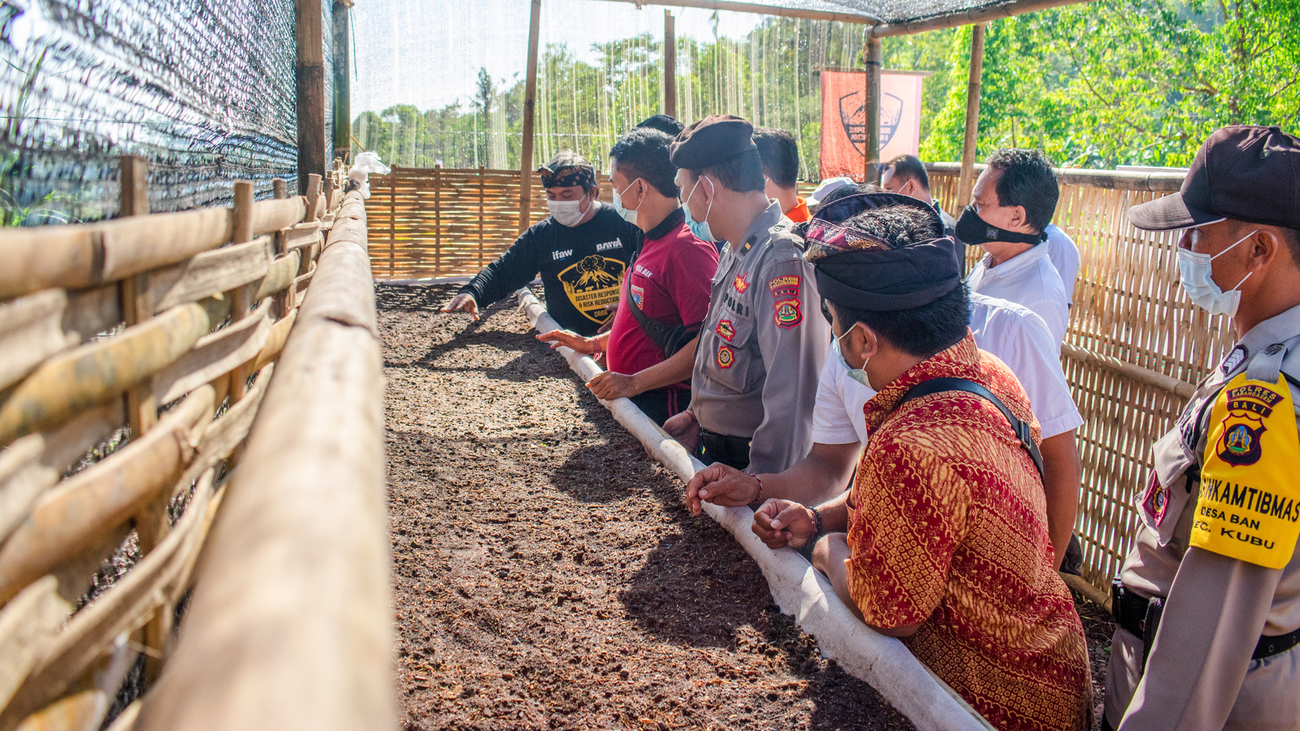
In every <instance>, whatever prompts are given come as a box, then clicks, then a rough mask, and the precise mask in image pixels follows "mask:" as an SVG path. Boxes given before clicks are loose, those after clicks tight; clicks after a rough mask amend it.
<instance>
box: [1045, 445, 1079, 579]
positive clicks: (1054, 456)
mask: <svg viewBox="0 0 1300 731" xmlns="http://www.w3.org/2000/svg"><path fill="white" fill-rule="evenodd" d="M1038 451H1039V452H1040V453H1041V454H1042V456H1043V491H1044V493H1045V494H1046V497H1047V534H1048V536H1049V537H1050V538H1051V539H1052V552H1053V554H1054V555H1055V556H1056V564H1055V566H1056V568H1057V570H1060V568H1061V561H1062V560H1064V558H1065V549H1066V547H1067V546H1069V545H1070V534H1071V533H1072V532H1073V531H1074V516H1075V514H1076V513H1077V512H1078V508H1079V486H1080V483H1081V482H1082V480H1083V465H1081V464H1080V463H1079V449H1078V446H1077V445H1076V443H1075V439H1074V430H1073V429H1071V430H1070V431H1067V432H1063V433H1061V434H1057V435H1055V436H1052V437H1048V438H1047V439H1044V440H1043V441H1042V442H1041V443H1040V444H1039V445H1038Z"/></svg>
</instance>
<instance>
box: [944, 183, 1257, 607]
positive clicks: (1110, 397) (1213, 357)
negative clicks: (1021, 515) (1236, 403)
mask: <svg viewBox="0 0 1300 731" xmlns="http://www.w3.org/2000/svg"><path fill="white" fill-rule="evenodd" d="M929 167H930V176H931V177H930V182H931V189H932V192H933V193H934V194H935V196H936V198H938V199H939V200H941V201H943V202H944V203H945V204H946V205H947V206H948V208H949V209H951V210H952V211H953V212H956V211H957V210H959V207H960V206H961V205H963V204H964V203H965V202H966V200H968V199H969V191H967V193H966V195H965V196H959V195H958V192H957V190H956V187H957V177H958V173H959V166H957V165H954V164H943V163H940V164H936V165H931V166H929ZM1182 177H1183V176H1182V175H1181V174H1179V173H1150V174H1148V173H1123V172H1110V171H1096V170H1063V171H1061V176H1060V178H1061V199H1060V203H1059V204H1058V205H1057V209H1056V217H1055V219H1054V222H1055V223H1056V225H1057V226H1059V227H1060V228H1062V229H1063V230H1064V231H1065V232H1066V233H1068V234H1069V235H1070V237H1071V238H1073V239H1074V241H1075V243H1076V244H1078V246H1079V255H1080V268H1079V277H1078V280H1077V282H1076V284H1075V288H1074V306H1073V307H1072V308H1071V311H1070V327H1069V332H1068V334H1067V335H1066V341H1065V344H1064V346H1063V347H1062V350H1061V356H1062V358H1061V360H1062V365H1063V366H1064V368H1065V376H1066V379H1067V380H1068V381H1069V382H1070V387H1071V390H1072V391H1073V393H1074V398H1075V401H1076V403H1077V404H1078V406H1079V411H1080V412H1081V413H1082V414H1083V419H1084V424H1083V426H1082V427H1080V428H1079V431H1078V438H1079V456H1080V458H1081V459H1082V461H1083V493H1082V497H1081V502H1080V506H1079V517H1078V520H1077V522H1076V526H1075V528H1076V531H1077V532H1078V534H1079V538H1080V541H1081V542H1082V544H1083V551H1084V572H1083V573H1084V576H1085V578H1087V579H1088V580H1089V581H1090V582H1091V583H1092V584H1093V585H1094V586H1096V587H1098V588H1102V589H1105V588H1106V587H1107V586H1108V585H1109V583H1110V579H1111V577H1113V576H1114V575H1116V574H1117V573H1118V572H1119V569H1120V567H1121V565H1122V564H1123V561H1124V557H1125V555H1126V554H1127V553H1128V550H1129V548H1130V547H1131V544H1132V537H1133V533H1134V530H1135V529H1136V528H1137V522H1138V517H1137V512H1136V509H1135V507H1134V504H1133V496H1134V494H1135V493H1136V492H1138V491H1139V489H1141V488H1143V487H1145V486H1146V481H1147V480H1148V479H1150V474H1151V469H1152V461H1151V445H1152V443H1153V442H1154V441H1155V440H1156V439H1157V438H1159V437H1160V436H1161V435H1162V434H1163V433H1164V432H1165V431H1166V430H1167V429H1168V428H1169V427H1170V426H1171V425H1172V424H1173V422H1174V420H1175V419H1177V417H1178V414H1179V413H1180V412H1181V410H1182V407H1183V404H1184V403H1185V402H1186V400H1187V399H1188V398H1189V397H1190V396H1191V394H1192V392H1193V390H1194V384H1195V383H1196V382H1198V381H1199V380H1200V379H1201V378H1203V377H1204V376H1205V374H1206V373H1207V372H1209V370H1210V369H1211V368H1213V367H1215V365H1217V364H1218V363H1219V361H1220V360H1221V359H1222V357H1223V355H1224V354H1225V353H1226V352H1227V350H1228V348H1230V347H1231V346H1232V344H1233V342H1234V337H1233V334H1232V330H1231V327H1230V322H1229V321H1228V319H1227V318H1224V317H1219V316H1215V317H1211V316H1209V315H1208V314H1207V313H1206V312H1205V311H1204V310H1201V309H1200V308H1198V307H1195V306H1194V305H1192V304H1191V302H1189V301H1188V299H1187V298H1186V296H1184V295H1183V293H1182V291H1181V288H1180V287H1179V285H1178V268H1177V266H1176V263H1175V253H1174V252H1175V249H1176V247H1177V245H1178V239H1177V234H1176V233H1160V234H1153V233H1148V232H1143V231H1139V230H1137V229H1136V228H1134V227H1133V225H1132V224H1130V223H1129V221H1128V215H1127V211H1128V209H1129V207H1131V206H1133V205H1136V204H1138V203H1143V202H1145V201H1149V200H1152V199H1154V198H1159V197H1161V196H1163V195H1166V194H1168V193H1171V192H1174V191H1176V190H1178V188H1179V186H1180V185H1181V183H1182ZM970 253H971V256H972V261H973V260H974V259H973V257H974V256H975V254H976V253H977V251H974V250H973V251H971V252H970Z"/></svg>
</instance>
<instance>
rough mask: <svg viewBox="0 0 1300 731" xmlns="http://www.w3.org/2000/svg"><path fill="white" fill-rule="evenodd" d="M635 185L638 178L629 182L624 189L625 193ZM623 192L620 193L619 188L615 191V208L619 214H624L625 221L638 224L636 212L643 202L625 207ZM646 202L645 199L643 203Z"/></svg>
mask: <svg viewBox="0 0 1300 731" xmlns="http://www.w3.org/2000/svg"><path fill="white" fill-rule="evenodd" d="M637 180H640V178H637ZM634 185H636V180H633V181H632V182H630V183H628V184H627V187H626V188H624V189H623V193H626V192H628V191H629V190H631V189H632V186H634ZM623 193H620V192H618V191H617V190H616V191H614V210H616V211H618V215H620V216H622V217H623V220H624V221H627V222H628V223H630V224H633V225H636V212H637V210H638V209H640V208H641V204H640V203H638V204H637V207H636V208H624V207H623ZM644 202H645V201H644V199H643V200H642V203H644Z"/></svg>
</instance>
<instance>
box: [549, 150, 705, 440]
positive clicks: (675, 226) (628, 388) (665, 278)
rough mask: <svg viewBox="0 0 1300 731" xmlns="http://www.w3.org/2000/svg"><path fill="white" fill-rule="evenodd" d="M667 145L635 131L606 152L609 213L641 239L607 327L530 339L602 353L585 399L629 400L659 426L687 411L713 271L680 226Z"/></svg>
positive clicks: (699, 245)
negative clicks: (631, 223)
mask: <svg viewBox="0 0 1300 731" xmlns="http://www.w3.org/2000/svg"><path fill="white" fill-rule="evenodd" d="M671 141H672V138H671V137H669V136H668V135H666V134H664V133H663V132H660V131H658V130H653V129H645V128H638V129H635V130H632V131H631V132H629V133H628V134H627V135H625V136H624V137H623V138H622V139H620V140H619V141H618V142H617V143H616V144H615V145H614V147H613V149H611V150H610V151H609V156H610V158H611V159H612V163H613V164H612V166H611V168H610V169H611V172H610V182H611V183H612V184H613V186H614V205H615V206H616V207H618V208H619V209H621V211H622V212H624V216H625V217H627V218H631V217H633V216H635V220H636V225H637V227H638V228H640V229H641V230H642V231H644V232H645V243H644V244H642V246H641V250H640V251H639V252H638V253H637V254H636V257H635V258H634V259H633V262H632V266H630V267H629V268H628V274H627V276H626V277H625V278H624V280H623V290H622V293H621V297H620V305H619V308H618V312H617V314H615V315H614V325H613V327H612V328H611V329H610V331H609V332H608V333H602V334H600V335H597V336H595V337H591V338H584V337H582V336H580V335H577V334H576V333H572V332H569V331H567V330H554V331H552V332H548V333H543V334H541V335H539V336H537V337H538V339H539V340H541V341H543V342H548V343H554V344H557V345H567V346H568V347H570V348H573V349H574V350H576V351H578V352H579V353H587V354H591V355H595V354H597V353H600V352H604V353H605V354H606V362H607V364H608V370H607V371H606V372H604V373H602V374H600V375H599V376H596V377H595V378H593V379H592V380H591V381H590V382H589V383H588V384H587V386H588V387H589V388H590V389H591V391H592V393H594V394H596V396H597V397H598V398H601V399H605V400H610V399H615V398H619V397H626V398H629V399H631V400H632V402H633V403H635V404H636V405H637V406H638V407H639V408H640V409H641V410H642V411H643V412H645V414H646V415H647V416H649V417H650V418H652V419H654V420H655V421H656V422H657V423H659V424H663V423H664V422H665V421H667V419H668V417H670V416H673V415H674V414H677V413H679V412H681V411H683V410H684V409H685V408H686V407H687V406H689V405H690V400H691V383H690V381H691V370H692V369H693V368H694V364H695V341H696V339H697V338H698V336H699V329H700V323H702V322H703V321H704V315H705V313H706V312H707V311H708V309H709V284H710V281H711V280H712V279H713V275H714V272H715V271H716V270H717V268H718V250H717V248H715V247H714V245H713V244H712V243H710V242H706V241H701V240H700V239H698V238H696V237H695V235H694V234H692V233H691V230H690V229H689V228H688V227H687V225H686V216H685V213H684V212H683V211H682V208H681V204H680V203H679V202H678V199H677V196H678V194H679V192H680V191H679V189H678V187H677V185H676V183H674V182H673V178H674V176H675V175H676V174H677V168H676V166H674V165H673V164H672V163H671V162H670V161H669V159H668V143H670V142H671Z"/></svg>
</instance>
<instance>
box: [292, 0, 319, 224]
mask: <svg viewBox="0 0 1300 731" xmlns="http://www.w3.org/2000/svg"><path fill="white" fill-rule="evenodd" d="M294 12H295V16H296V22H295V24H294V41H295V43H296V44H297V47H298V52H297V62H296V64H295V67H294V70H295V75H296V77H297V92H298V98H297V101H298V192H299V193H300V194H305V193H306V192H307V176H309V175H311V174H317V175H319V174H321V173H324V172H325V165H326V159H325V145H326V140H325V40H324V36H323V35H322V28H321V25H322V17H321V16H322V10H321V0H294ZM308 213H309V214H310V211H309V212H308Z"/></svg>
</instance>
